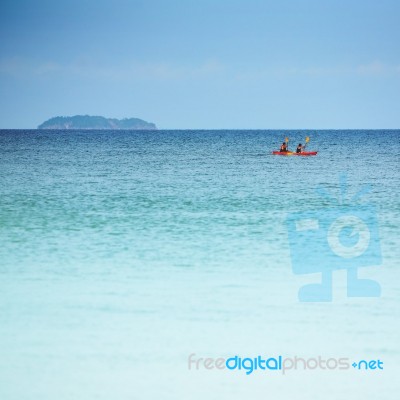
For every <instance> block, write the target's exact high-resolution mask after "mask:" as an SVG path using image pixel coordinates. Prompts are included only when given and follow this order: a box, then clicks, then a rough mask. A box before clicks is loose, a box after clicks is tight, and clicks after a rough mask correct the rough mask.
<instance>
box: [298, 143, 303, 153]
mask: <svg viewBox="0 0 400 400" xmlns="http://www.w3.org/2000/svg"><path fill="white" fill-rule="evenodd" d="M303 148H304V147H303V146H302V145H301V143H299V145H298V146H297V149H296V153H302V152H303Z"/></svg>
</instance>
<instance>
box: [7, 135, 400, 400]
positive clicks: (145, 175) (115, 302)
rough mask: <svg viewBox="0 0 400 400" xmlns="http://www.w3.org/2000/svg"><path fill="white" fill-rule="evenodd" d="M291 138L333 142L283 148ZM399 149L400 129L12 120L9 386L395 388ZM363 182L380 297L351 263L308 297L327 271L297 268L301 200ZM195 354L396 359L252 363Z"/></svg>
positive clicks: (194, 392)
mask: <svg viewBox="0 0 400 400" xmlns="http://www.w3.org/2000/svg"><path fill="white" fill-rule="evenodd" d="M286 136H288V137H290V143H289V145H290V147H291V148H292V149H294V147H295V145H297V144H298V143H299V142H302V143H304V139H305V137H306V136H310V138H311V140H310V142H309V144H308V149H309V150H318V152H319V153H318V155H317V156H316V157H278V156H273V155H272V154H271V152H272V150H275V149H278V148H279V145H280V143H281V142H282V141H283V140H284V138H285V137H286ZM399 152H400V131H394V130H392V131H384V130H378V131H376V130H375V131H366V130H365V131H364V130H359V131H350V130H349V131H338V130H336V131H316V132H314V131H290V132H289V131H229V130H227V131H156V132H153V131H143V132H142V131H140V132H134V131H40V130H39V131H38V130H31V131H29V130H2V131H0V194H1V197H0V349H1V353H0V354H1V356H0V398H1V399H4V400H10V399H12V400H14V399H15V400H17V399H18V400H20V399H24V400H26V399H32V400H33V399H35V400H36V399H41V400H47V399H52V400H53V399H59V400H63V399H74V400H80V399H82V400H83V399H85V400H87V399H163V400H165V399H203V398H212V399H225V398H227V399H228V398H229V399H234V398H238V399H239V398H241V399H242V398H254V397H255V396H256V395H257V396H259V395H260V394H264V395H265V396H264V397H268V398H272V397H274V398H282V399H283V398H296V399H303V398H304V399H306V398H307V399H308V398H316V399H317V398H321V399H322V398H323V399H340V398H352V399H366V398H371V399H372V398H374V399H378V398H379V399H396V398H397V393H398V391H399V389H400V388H399V379H398V368H399V363H400V352H399V350H400V349H399V344H398V343H399V337H398V332H399V329H400V323H399V318H400V312H399V311H400V297H399V296H400V288H399V283H400V279H399V273H398V267H399V259H400V251H399V224H400V200H399V199H400V196H399V194H400V190H399V187H400V174H399ZM343 174H346V175H345V176H346V177H347V191H346V193H342V192H341V190H340V176H341V175H343ZM366 184H368V185H372V191H370V192H369V193H367V194H366V195H365V196H364V198H365V202H368V203H369V204H371V203H372V204H374V205H375V207H376V212H377V217H378V221H379V236H380V244H381V249H382V258H383V261H382V264H381V265H380V266H368V267H366V268H363V269H362V270H360V276H362V277H365V278H369V279H375V280H376V281H378V282H379V284H380V285H381V287H382V296H381V297H378V298H348V297H347V295H346V274H345V271H336V272H334V275H333V281H334V283H333V293H334V295H333V301H332V302H328V303H300V302H299V301H298V298H297V292H298V289H299V287H300V286H301V285H304V284H307V283H313V282H318V280H319V279H320V276H319V275H320V274H312V275H294V274H293V272H292V266H291V258H290V249H289V244H288V233H287V230H286V225H285V220H286V218H287V216H288V214H290V213H293V212H298V211H305V210H312V211H314V210H323V208H324V207H329V206H330V204H329V201H328V200H327V199H326V198H323V197H321V196H320V195H318V193H317V192H316V188H317V187H318V186H319V185H322V186H323V187H325V188H326V190H327V191H328V192H329V193H330V194H331V196H332V198H333V199H339V198H341V199H342V200H343V202H344V203H346V204H350V203H349V202H351V198H352V197H353V196H354V195H355V194H356V193H357V192H359V191H360V190H361V189H362V188H363V185H366ZM340 196H341V197H340ZM364 198H362V199H361V200H360V201H361V203H362V201H364ZM309 251H310V252H315V254H317V253H318V248H315V245H313V243H310V245H309ZM191 353H195V354H196V356H195V357H196V358H200V357H215V358H217V357H220V356H221V357H229V356H232V355H241V356H243V357H254V356H257V355H259V354H260V355H266V356H270V357H273V356H278V355H283V356H288V357H290V356H293V357H294V356H296V355H297V356H299V357H307V358H309V357H318V356H319V355H321V356H322V357H326V358H329V357H336V358H340V357H349V358H351V359H357V360H359V359H367V360H372V359H381V360H383V361H384V363H385V364H384V365H385V369H384V370H382V371H357V370H353V369H352V370H351V371H337V370H334V371H292V372H290V373H289V372H288V373H287V374H285V375H282V374H281V373H280V372H277V371H275V372H273V371H269V372H257V373H253V374H251V375H249V376H247V375H246V374H245V373H244V372H243V371H235V372H232V371H227V370H224V371H216V370H211V371H208V370H204V369H203V370H199V371H196V370H191V371H189V370H188V362H187V358H188V356H189V354H191Z"/></svg>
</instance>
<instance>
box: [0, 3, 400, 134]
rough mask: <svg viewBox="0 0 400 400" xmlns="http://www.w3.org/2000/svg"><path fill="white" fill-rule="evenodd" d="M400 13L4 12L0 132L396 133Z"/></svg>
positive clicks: (81, 6) (92, 7) (360, 6)
mask: <svg viewBox="0 0 400 400" xmlns="http://www.w3.org/2000/svg"><path fill="white" fill-rule="evenodd" d="M399 21H400V1H398V0H374V1H371V0H363V1H360V0H275V1H269V0H213V1H211V0H197V1H195V0H130V1H129V0H111V1H109V0H92V1H91V0H69V1H66V0H64V1H63V0H58V1H55V0H0V128H36V127H37V126H38V125H39V124H40V123H42V122H43V121H45V120H46V119H49V118H51V117H54V116H68V115H76V114H83V115H86V114H88V115H103V116H105V117H112V118H126V117H137V118H142V119H144V120H146V121H150V122H154V123H155V124H156V125H157V127H158V128H159V129H380V128H382V129H396V128H400V24H399Z"/></svg>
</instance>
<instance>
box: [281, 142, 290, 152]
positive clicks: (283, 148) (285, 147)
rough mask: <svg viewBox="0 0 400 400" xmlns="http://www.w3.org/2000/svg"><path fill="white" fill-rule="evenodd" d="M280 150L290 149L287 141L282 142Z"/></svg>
mask: <svg viewBox="0 0 400 400" xmlns="http://www.w3.org/2000/svg"><path fill="white" fill-rule="evenodd" d="M279 151H281V152H282V153H285V152H287V151H288V148H287V144H286V142H283V143H282V145H281V149H280V150H279Z"/></svg>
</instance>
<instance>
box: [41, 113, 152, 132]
mask: <svg viewBox="0 0 400 400" xmlns="http://www.w3.org/2000/svg"><path fill="white" fill-rule="evenodd" d="M38 129H138V130H139V129H157V127H156V125H155V124H153V123H151V122H146V121H143V120H142V119H139V118H123V119H116V118H105V117H100V116H91V115H74V116H73V117H54V118H50V119H48V120H47V121H45V122H43V123H42V124H40V125H39V126H38Z"/></svg>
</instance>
